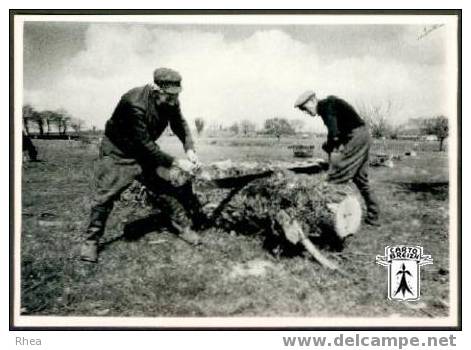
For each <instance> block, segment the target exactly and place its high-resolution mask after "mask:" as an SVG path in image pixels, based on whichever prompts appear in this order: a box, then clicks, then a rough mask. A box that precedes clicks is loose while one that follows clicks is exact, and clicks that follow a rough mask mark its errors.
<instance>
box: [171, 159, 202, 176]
mask: <svg viewBox="0 0 471 350" xmlns="http://www.w3.org/2000/svg"><path fill="white" fill-rule="evenodd" d="M172 167H177V168H179V169H181V170H183V171H184V172H186V173H190V174H191V173H192V172H193V171H194V170H195V169H196V166H195V164H194V163H192V162H191V161H189V160H188V159H177V160H175V161H174V162H173V164H172Z"/></svg>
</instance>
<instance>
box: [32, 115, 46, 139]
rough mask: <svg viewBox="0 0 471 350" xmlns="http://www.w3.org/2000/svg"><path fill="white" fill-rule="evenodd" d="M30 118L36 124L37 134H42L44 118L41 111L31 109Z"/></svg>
mask: <svg viewBox="0 0 471 350" xmlns="http://www.w3.org/2000/svg"><path fill="white" fill-rule="evenodd" d="M31 120H33V121H34V122H35V123H36V125H37V126H38V130H39V135H43V134H44V119H43V116H42V115H41V113H39V112H37V111H34V110H33V113H32V116H31Z"/></svg>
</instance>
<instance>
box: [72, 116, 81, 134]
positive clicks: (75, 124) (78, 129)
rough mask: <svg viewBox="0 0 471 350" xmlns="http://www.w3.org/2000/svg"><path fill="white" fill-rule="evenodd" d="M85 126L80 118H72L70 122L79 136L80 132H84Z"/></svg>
mask: <svg viewBox="0 0 471 350" xmlns="http://www.w3.org/2000/svg"><path fill="white" fill-rule="evenodd" d="M83 125H84V121H83V120H82V119H80V118H72V119H71V121H70V126H71V127H72V129H73V130H74V131H75V133H77V134H80V132H81V131H82V127H83Z"/></svg>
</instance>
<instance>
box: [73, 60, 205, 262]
mask: <svg viewBox="0 0 471 350" xmlns="http://www.w3.org/2000/svg"><path fill="white" fill-rule="evenodd" d="M153 78H154V82H153V83H152V84H148V85H145V86H141V87H136V88H134V89H131V90H130V91H128V92H127V93H125V94H124V95H123V96H122V97H121V100H120V101H119V103H118V105H117V106H116V108H115V110H114V112H113V114H112V116H111V118H110V119H109V120H108V121H107V123H106V126H105V134H104V136H103V140H102V142H101V145H100V152H99V159H98V162H97V164H96V168H95V187H96V192H95V195H94V198H93V204H92V208H91V214H90V223H89V225H88V228H87V231H86V241H85V242H84V243H83V245H82V249H81V258H82V260H85V261H90V262H96V261H97V259H98V241H99V239H100V237H101V236H102V235H103V234H104V231H105V225H106V221H107V219H108V216H109V214H110V213H111V211H112V209H113V203H114V201H115V200H117V199H118V198H119V197H120V195H121V193H122V192H123V191H124V190H126V188H128V187H129V186H130V185H131V183H132V182H133V181H134V180H135V179H138V180H139V181H141V182H142V183H143V184H144V185H145V186H146V187H147V188H148V189H149V190H151V191H153V192H156V193H159V192H160V191H162V190H163V187H165V186H164V183H163V181H162V179H161V178H160V177H159V176H158V175H157V174H156V170H157V168H158V167H164V168H171V167H179V168H180V169H182V170H183V171H185V172H190V171H192V169H193V167H194V166H196V165H197V164H198V162H199V161H198V158H197V156H196V154H195V150H194V145H193V140H192V137H191V133H190V129H189V127H188V124H187V122H186V121H185V119H184V118H183V116H182V114H181V112H180V105H179V100H178V94H179V93H180V92H181V90H182V88H181V80H182V78H181V76H180V74H179V73H178V72H176V71H174V70H171V69H168V68H158V69H156V70H155V71H154V77H153ZM168 125H170V128H171V129H172V131H173V132H174V134H175V135H176V136H178V138H179V139H180V141H181V142H182V143H183V147H184V149H185V151H186V155H187V158H188V159H178V160H177V159H175V158H174V157H172V156H171V155H169V154H167V153H165V152H163V151H162V150H161V149H160V148H159V146H158V145H157V144H156V143H155V141H156V140H157V139H158V138H159V137H160V136H161V135H162V133H163V131H164V130H165V128H166V127H167V126H168ZM188 238H189V237H187V240H188ZM190 239H193V240H194V243H196V242H197V237H193V238H190Z"/></svg>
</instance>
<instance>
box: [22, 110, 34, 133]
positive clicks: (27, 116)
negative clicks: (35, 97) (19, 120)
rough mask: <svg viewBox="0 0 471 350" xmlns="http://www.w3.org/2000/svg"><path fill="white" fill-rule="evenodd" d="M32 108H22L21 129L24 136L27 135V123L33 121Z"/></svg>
mask: <svg viewBox="0 0 471 350" xmlns="http://www.w3.org/2000/svg"><path fill="white" fill-rule="evenodd" d="M34 113H35V110H34V108H33V107H32V106H31V105H30V104H25V105H24V106H23V128H24V130H25V132H26V135H29V123H30V122H31V121H32V120H33V114H34Z"/></svg>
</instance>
